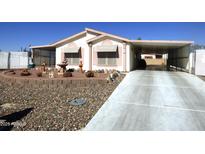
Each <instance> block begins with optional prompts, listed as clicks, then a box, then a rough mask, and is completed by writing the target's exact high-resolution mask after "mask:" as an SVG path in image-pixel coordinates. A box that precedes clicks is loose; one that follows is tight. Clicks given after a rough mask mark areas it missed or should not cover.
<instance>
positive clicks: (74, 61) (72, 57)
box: [65, 52, 81, 65]
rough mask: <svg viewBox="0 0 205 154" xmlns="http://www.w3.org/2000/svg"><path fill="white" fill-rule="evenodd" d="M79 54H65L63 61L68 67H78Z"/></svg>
mask: <svg viewBox="0 0 205 154" xmlns="http://www.w3.org/2000/svg"><path fill="white" fill-rule="evenodd" d="M80 58H81V55H80V52H78V53H65V59H66V60H67V62H68V65H69V64H70V65H78V64H79V63H80Z"/></svg>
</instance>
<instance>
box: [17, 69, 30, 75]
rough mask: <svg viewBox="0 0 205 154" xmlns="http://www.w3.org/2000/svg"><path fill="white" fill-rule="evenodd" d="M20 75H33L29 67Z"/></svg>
mask: <svg viewBox="0 0 205 154" xmlns="http://www.w3.org/2000/svg"><path fill="white" fill-rule="evenodd" d="M20 75H21V76H29V75H31V73H30V72H29V71H28V70H27V69H25V70H23V71H22V72H21V73H20Z"/></svg>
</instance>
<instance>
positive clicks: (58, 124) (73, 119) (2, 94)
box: [0, 76, 123, 130]
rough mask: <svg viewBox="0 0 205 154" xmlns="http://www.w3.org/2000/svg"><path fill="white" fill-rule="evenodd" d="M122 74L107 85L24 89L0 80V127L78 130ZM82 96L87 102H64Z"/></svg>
mask: <svg viewBox="0 0 205 154" xmlns="http://www.w3.org/2000/svg"><path fill="white" fill-rule="evenodd" d="M122 79H123V76H120V77H118V79H117V80H116V81H114V82H112V83H108V84H107V85H98V86H95V87H92V86H87V87H75V88H72V89H71V88H66V89H64V88H62V87H58V88H42V87H41V88H26V87H22V88H19V87H15V86H9V85H7V84H6V83H3V82H2V81H0V121H1V123H0V124H1V125H0V130H80V129H82V128H84V127H85V125H86V124H87V123H88V122H89V120H90V119H91V118H92V117H93V116H94V115H95V113H96V112H97V111H98V109H99V108H100V107H101V106H102V105H103V103H104V102H105V101H106V99H107V98H108V97H109V96H110V95H111V93H112V92H113V90H114V89H115V88H116V87H117V85H118V84H119V83H120V81H121V80H122ZM74 98H84V99H85V100H86V101H87V103H86V104H83V105H81V106H73V105H70V104H68V103H66V101H67V100H72V99H74Z"/></svg>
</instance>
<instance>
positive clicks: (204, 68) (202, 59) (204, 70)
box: [195, 49, 205, 76]
mask: <svg viewBox="0 0 205 154" xmlns="http://www.w3.org/2000/svg"><path fill="white" fill-rule="evenodd" d="M195 75H202V76H205V49H198V50H196V59H195Z"/></svg>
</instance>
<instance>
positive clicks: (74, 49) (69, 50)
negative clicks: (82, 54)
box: [63, 47, 80, 53]
mask: <svg viewBox="0 0 205 154" xmlns="http://www.w3.org/2000/svg"><path fill="white" fill-rule="evenodd" d="M79 50H80V47H74V48H68V47H65V48H63V52H64V53H78V52H79Z"/></svg>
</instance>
